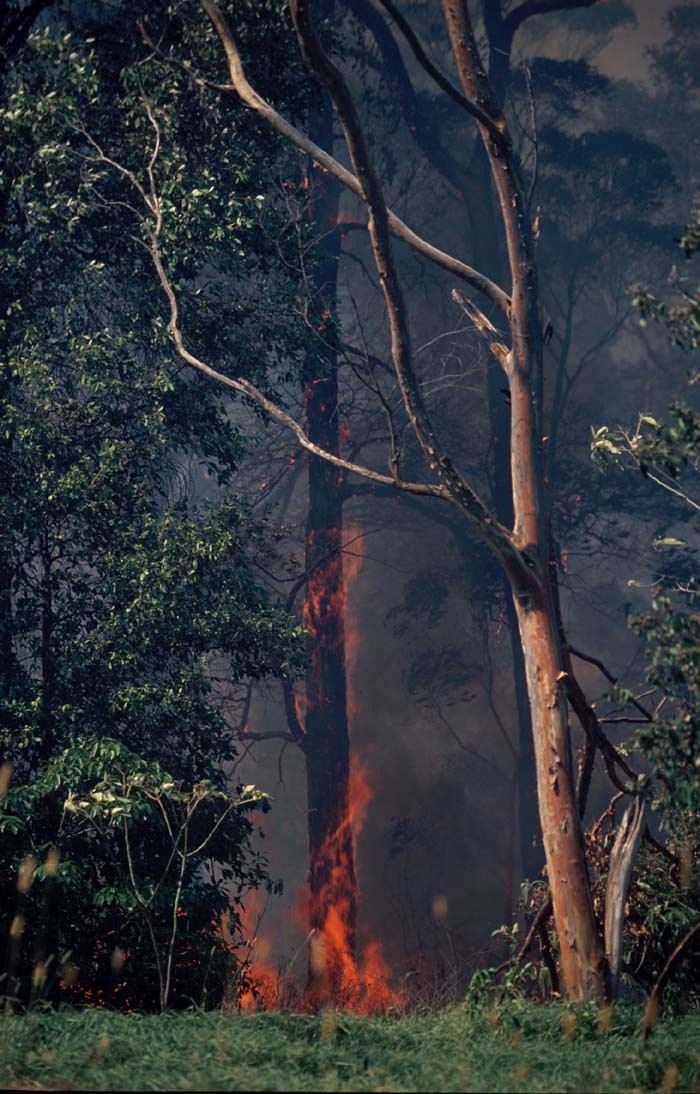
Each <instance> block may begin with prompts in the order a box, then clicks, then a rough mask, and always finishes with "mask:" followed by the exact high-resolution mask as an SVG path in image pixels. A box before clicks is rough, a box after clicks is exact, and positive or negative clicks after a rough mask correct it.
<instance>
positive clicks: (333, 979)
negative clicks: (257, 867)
mask: <svg viewBox="0 0 700 1094" xmlns="http://www.w3.org/2000/svg"><path fill="white" fill-rule="evenodd" d="M348 798H349V801H348V823H349V825H350V829H351V833H352V840H353V843H354V844H355V845H357V839H358V836H359V834H360V832H361V830H362V827H363V825H364V822H365V817H366V815H367V808H368V806H369V804H370V802H371V800H372V787H371V783H370V781H369V778H368V775H367V771H366V769H365V768H364V766H363V765H362V764H361V763H359V762H355V763H354V764H353V766H352V771H351V774H350V785H349V795H348ZM344 829H345V824H343V825H341V828H340V830H339V831H337V832H335V833H333V834H332V835H331V836H330V837H329V838H328V840H327V841H326V845H325V846H324V847H323V848H322V849H321V853H320V857H321V858H323V857H326V858H327V859H328V860H329V862H330V863H332V864H333V865H332V868H331V870H330V871H329V881H328V885H327V888H328V890H329V896H330V903H329V907H328V911H327V913H326V916H325V920H324V923H323V926H322V927H321V929H320V931H319V932H318V935H317V937H316V939H315V940H314V944H313V946H312V954H311V972H312V977H313V978H314V979H315V984H314V986H313V987H312V988H311V992H312V995H313V996H315V997H316V998H317V999H318V1001H319V1002H324V1003H326V1004H328V1003H331V1004H333V1005H336V1006H342V1007H345V1008H346V1009H347V1010H351V1011H354V1012H355V1013H356V1014H373V1013H375V1012H376V1011H382V1010H386V1009H387V1008H388V1007H392V1006H401V1005H402V1004H403V1003H404V1002H405V1000H404V997H403V994H402V993H401V992H398V991H396V990H394V989H392V988H391V987H390V985H389V979H390V974H389V968H388V966H387V964H386V961H385V960H384V957H383V955H382V949H381V945H380V943H379V942H377V941H369V942H367V943H365V945H364V946H363V947H362V953H361V957H360V958H359V960H358V959H357V958H356V957H355V955H354V945H353V939H352V938H350V937H349V929H348V923H349V919H350V916H349V908H350V905H351V902H352V901H353V900H354V899H355V897H356V895H357V894H356V891H355V892H353V891H352V888H351V887H353V886H354V887H356V884H357V883H356V881H355V879H354V877H352V878H351V877H349V876H348V872H347V871H345V870H344V859H343V855H342V854H339V847H338V844H339V843H341V842H342V841H343V840H344V837H345V835H346V832H345V831H344Z"/></svg>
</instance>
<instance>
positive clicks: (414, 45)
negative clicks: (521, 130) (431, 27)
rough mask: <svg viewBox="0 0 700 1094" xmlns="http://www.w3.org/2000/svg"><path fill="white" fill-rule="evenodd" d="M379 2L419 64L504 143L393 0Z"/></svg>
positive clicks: (491, 120) (500, 135)
mask: <svg viewBox="0 0 700 1094" xmlns="http://www.w3.org/2000/svg"><path fill="white" fill-rule="evenodd" d="M379 3H380V4H381V5H382V7H383V8H385V9H386V11H388V12H389V15H390V16H391V18H392V19H393V20H394V22H395V23H396V25H397V27H398V28H399V30H400V31H401V33H402V34H403V36H404V38H405V39H406V41H407V42H408V44H409V46H410V47H411V50H412V51H413V55H414V57H415V58H416V60H417V61H418V64H419V65H421V67H422V68H424V69H425V71H426V72H427V73H428V75H429V76H431V77H432V79H433V80H434V81H435V83H436V84H437V85H438V87H439V88H440V89H441V90H442V91H444V92H445V94H446V95H448V96H449V97H450V99H452V101H453V102H454V103H457V106H461V107H462V109H463V110H466V112H467V114H469V115H470V116H471V117H472V118H475V119H476V121H478V122H479V123H480V124H481V125H483V126H484V127H485V128H486V129H487V130H488V132H489V134H490V136H491V137H492V138H493V140H494V141H496V143H497V144H504V143H505V140H506V138H505V136H504V133H503V131H502V130H501V129H500V128H499V127H498V125H497V124H496V123H495V122H494V120H493V118H492V117H491V116H490V115H489V114H487V113H486V111H485V110H482V109H481V107H480V106H478V105H477V103H475V102H473V101H472V100H471V99H468V98H467V96H466V95H463V94H462V92H461V91H460V90H459V88H457V87H455V85H454V84H453V83H452V81H451V80H448V78H447V77H446V76H444V75H443V73H442V72H440V70H439V68H437V67H436V66H435V65H434V64H433V62H432V61H431V60H430V58H429V57H428V55H427V53H426V52H425V50H424V49H423V46H422V45H421V43H420V41H419V39H418V37H417V35H416V33H415V31H414V30H413V28H412V27H411V24H410V23H409V21H408V19H406V17H405V16H404V15H403V14H402V13H401V12H400V11H399V9H398V7H397V6H396V4H394V3H393V2H392V0H379Z"/></svg>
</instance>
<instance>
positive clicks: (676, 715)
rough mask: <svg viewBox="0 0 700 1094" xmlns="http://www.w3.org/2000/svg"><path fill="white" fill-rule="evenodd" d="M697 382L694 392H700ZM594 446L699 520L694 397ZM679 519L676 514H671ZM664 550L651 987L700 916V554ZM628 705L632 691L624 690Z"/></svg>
mask: <svg viewBox="0 0 700 1094" xmlns="http://www.w3.org/2000/svg"><path fill="white" fill-rule="evenodd" d="M680 243H681V246H682V247H683V249H684V251H685V254H686V256H687V257H688V258H690V257H692V256H693V255H694V254H695V253H696V252H697V251H698V249H699V247H698V215H697V210H696V213H695V217H694V220H693V223H692V224H691V225H690V226H689V227H688V229H687V230H686V232H685V234H684V235H683V237H682V238H681V241H680ZM675 286H676V288H677V289H678V292H679V294H680V302H679V300H678V299H676V300H675V301H674V302H672V303H669V302H667V301H663V300H657V299H656V298H654V297H653V296H652V295H651V294H649V293H646V292H639V293H638V294H637V299H636V303H637V305H638V306H639V308H640V310H641V314H642V322H646V321H647V319H649V318H654V319H657V320H661V321H663V322H664V323H665V325H666V326H667V329H668V331H669V333H670V336H671V338H672V340H673V341H674V342H676V343H677V344H679V345H681V346H683V347H685V348H687V349H697V347H698V345H700V340H699V339H698V331H700V321H699V316H700V296H699V295H698V292H697V291H696V290H694V289H692V288H691V287H690V286H689V284H688V283H687V281H686V280H685V279H683V280H681V279H679V278H676V279H675ZM692 390H693V389H692V385H691V392H692ZM592 447H593V453H594V456H595V457H596V458H599V459H600V460H602V461H605V460H610V459H612V460H613V461H614V462H616V463H618V464H620V465H623V466H625V465H627V466H631V467H633V468H636V469H638V470H639V471H640V472H641V474H642V475H643V476H644V477H646V478H647V479H649V480H651V482H652V483H653V484H654V485H655V486H657V487H662V488H663V489H664V490H665V491H667V494H668V495H669V496H671V497H673V498H674V499H675V500H676V502H678V501H680V503H681V506H682V507H683V508H682V509H681V519H682V518H683V517H687V514H688V513H689V512H690V513H691V514H692V515H693V517H695V515H696V513H697V510H698V508H699V507H700V506H699V504H698V500H697V494H698V490H697V473H698V471H699V470H700V415H699V414H698V411H697V410H696V409H694V408H693V407H691V406H689V405H688V404H687V403H685V402H676V403H674V404H672V406H671V408H670V419H669V422H668V423H663V422H659V421H657V420H656V419H655V418H653V417H652V416H651V415H648V414H641V415H640V417H639V421H638V424H637V428H636V430H635V431H634V432H632V431H626V430H624V429H619V430H616V431H610V430H608V429H607V427H601V428H600V429H598V430H594V432H593V445H592ZM670 519H672V520H674V521H675V520H677V519H678V513H677V512H675V513H674V514H673V516H672V517H671V518H670ZM654 546H655V547H656V549H657V550H658V551H661V552H663V557H664V565H663V568H662V570H661V572H660V573H659V574H658V575H657V581H656V589H657V591H656V594H655V596H654V599H653V600H652V603H651V605H650V611H648V612H646V613H643V614H641V615H638V616H636V617H634V618H633V619H632V620H631V624H632V627H633V629H634V630H635V631H636V633H637V634H639V635H640V636H641V637H642V638H643V639H644V642H645V645H646V649H647V667H646V686H647V687H648V688H650V689H651V690H650V692H649V694H652V695H653V696H654V706H655V712H654V715H653V717H652V718H651V720H650V721H649V722H648V724H646V725H644V726H643V728H642V729H641V730H640V731H639V732H638V733H637V735H636V739H635V740H634V742H633V744H634V747H635V748H636V750H637V753H638V755H640V756H641V758H642V761H643V762H644V763H645V765H646V766H647V768H648V769H649V771H650V773H651V775H652V776H653V807H654V809H655V810H656V814H657V819H658V823H659V825H660V828H661V832H662V835H663V838H664V840H665V841H666V844H667V847H666V853H665V854H664V853H662V852H661V851H659V850H658V849H653V848H650V847H645V848H644V849H643V851H642V854H641V858H640V863H639V868H638V872H637V878H636V881H635V884H634V887H633V889H632V892H631V897H630V903H629V909H628V916H627V921H626V943H627V952H626V959H627V967H628V971H629V972H630V973H631V974H632V975H633V976H634V977H635V978H637V979H638V980H640V981H641V982H642V983H643V984H644V985H645V986H647V987H651V986H652V985H653V983H654V982H655V981H656V979H657V978H658V976H659V975H660V973H661V971H662V969H663V967H664V964H665V962H666V960H667V959H668V957H669V956H670V954H671V952H672V951H673V950H674V948H675V946H676V945H677V944H678V943H679V942H680V940H681V939H682V938H683V937H684V935H685V934H686V932H688V931H689V930H690V929H691V928H692V927H694V926H695V925H696V924H697V922H698V913H699V910H700V604H699V602H698V591H699V588H700V587H699V585H698V567H697V558H696V557H695V555H694V554H693V553H691V552H690V551H689V550H688V547H687V543H686V541H685V539H682V538H679V537H678V536H677V535H662V536H659V537H658V538H657V539H656V540H655V543H654ZM618 697H619V698H620V699H621V700H622V701H623V703H624V702H627V701H628V700H629V698H630V695H629V692H627V693H624V692H620V694H619V696H618ZM699 977H700V954H699V953H698V948H697V945H696V946H695V947H694V948H691V949H689V951H688V953H687V954H686V956H685V959H684V960H683V961H682V962H681V963H680V965H679V966H678V968H677V970H676V971H675V973H674V981H673V986H672V988H671V990H670V992H668V991H667V995H669V994H670V995H671V996H672V997H674V998H675V1000H676V1002H678V1003H679V1004H681V1005H683V1006H689V1005H693V1004H695V1005H697V1003H698V992H697V984H698V979H699Z"/></svg>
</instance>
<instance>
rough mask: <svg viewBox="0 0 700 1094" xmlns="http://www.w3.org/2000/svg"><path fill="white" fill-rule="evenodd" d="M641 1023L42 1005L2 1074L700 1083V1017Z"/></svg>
mask: <svg viewBox="0 0 700 1094" xmlns="http://www.w3.org/2000/svg"><path fill="white" fill-rule="evenodd" d="M639 1022H640V1015H639V1013H638V1012H632V1011H623V1012H617V1013H615V1014H604V1015H603V1016H602V1020H601V1016H600V1015H599V1014H596V1013H595V1012H594V1011H593V1010H591V1009H590V1008H588V1009H583V1010H581V1009H579V1010H566V1009H564V1008H563V1007H562V1006H561V1005H559V1006H557V1005H547V1006H540V1007H535V1006H531V1005H530V1006H524V1005H520V1006H516V1005H510V1006H508V1007H506V1008H501V1009H500V1010H498V1011H487V1010H475V1009H473V1008H472V1009H468V1008H467V1007H452V1008H449V1009H447V1010H443V1011H438V1012H435V1013H432V1014H428V1015H406V1016H402V1017H377V1018H357V1017H354V1016H352V1015H348V1014H342V1013H341V1014H339V1013H337V1012H335V1011H328V1012H326V1013H324V1014H321V1015H319V1016H313V1017H311V1016H304V1015H290V1014H277V1013H270V1014H245V1015H238V1014H235V1013H233V1014H227V1013H212V1014H196V1013H193V1014H179V1015H174V1014H173V1015H164V1016H155V1015H153V1016H152V1015H132V1016H129V1015H122V1014H114V1013H110V1012H108V1011H100V1010H86V1011H63V1012H60V1013H53V1014H51V1013H32V1014H29V1015H26V1016H24V1017H17V1018H10V1019H7V1020H6V1021H5V1025H4V1032H2V1033H1V1034H0V1087H2V1088H4V1089H7V1088H10V1087H13V1086H14V1088H15V1089H19V1088H21V1087H22V1086H24V1087H25V1088H27V1089H29V1088H33V1089H36V1088H37V1086H46V1087H53V1088H54V1089H58V1088H63V1089H71V1088H72V1089H76V1090H86V1089H95V1090H277V1091H282V1090H290V1091H297V1090H308V1091H326V1090H327V1091H346V1090H357V1091H362V1090H373V1091H432V1090H435V1091H587V1092H589V1091H601V1092H603V1091H659V1092H664V1094H671V1091H700V1019H699V1018H698V1017H697V1016H696V1017H685V1018H680V1019H676V1020H675V1021H674V1022H668V1023H660V1024H659V1025H658V1026H657V1027H656V1029H655V1030H654V1032H653V1034H652V1036H651V1037H650V1038H649V1040H648V1041H647V1042H646V1043H644V1044H643V1043H642V1041H641V1038H640V1035H639ZM1 1028H2V1023H1V1022H0V1029H1Z"/></svg>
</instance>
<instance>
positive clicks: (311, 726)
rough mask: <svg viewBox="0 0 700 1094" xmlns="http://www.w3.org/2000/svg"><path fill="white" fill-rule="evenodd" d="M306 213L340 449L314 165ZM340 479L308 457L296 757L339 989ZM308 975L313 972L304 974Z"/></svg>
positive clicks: (346, 949)
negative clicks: (303, 673) (305, 644)
mask: <svg viewBox="0 0 700 1094" xmlns="http://www.w3.org/2000/svg"><path fill="white" fill-rule="evenodd" d="M311 114H312V116H311V133H312V136H313V139H314V140H315V141H317V143H319V144H320V145H321V146H322V147H325V148H332V137H333V109H332V105H331V103H330V101H329V99H328V97H327V96H326V95H325V94H319V95H318V96H317V98H316V101H315V104H314V106H313V108H312V112H311ZM309 180H310V184H311V185H310V193H311V210H310V211H311V215H312V217H313V221H314V224H315V230H316V234H317V236H318V238H319V243H318V254H317V258H316V263H315V266H314V269H313V287H314V292H315V294H316V299H315V300H314V301H313V302H312V312H311V314H312V315H313V317H314V324H315V326H316V327H317V333H318V338H317V339H315V340H314V341H313V343H312V346H311V350H310V352H311V353H312V354H313V355H314V357H315V361H314V362H313V370H314V372H315V374H316V375H315V378H313V379H311V380H310V381H309V382H308V383H307V385H306V391H305V399H306V421H307V431H308V436H309V437H310V438H311V439H312V440H313V442H314V443H315V444H318V445H320V446H321V447H322V448H324V449H325V450H326V451H330V452H333V453H336V454H337V453H338V451H339V422H338V358H337V352H336V348H335V341H336V335H335V327H334V316H333V312H334V310H335V302H336V292H337V278H338V257H339V250H340V244H339V236H338V231H337V222H338V211H339V204H340V187H339V186H338V184H337V182H335V180H333V179H329V178H328V177H327V176H325V175H324V174H323V173H322V172H320V171H318V170H317V169H316V168H314V167H313V166H310V170H309ZM344 485H345V475H344V473H343V472H342V471H341V470H339V469H338V468H337V467H334V466H332V465H331V464H329V463H328V462H326V461H325V460H322V459H319V458H318V457H316V456H310V457H309V475H308V509H307V521H306V573H307V586H306V602H305V605H304V620H305V623H306V626H307V628H308V630H309V634H310V640H309V670H308V673H307V677H306V715H305V737H304V752H305V756H306V771H307V801H308V832H309V895H310V923H309V925H310V927H311V928H314V929H315V930H317V931H318V932H320V934H321V936H322V938H323V942H324V945H325V961H326V966H327V967H326V978H327V986H328V988H329V989H330V990H331V992H332V991H333V989H334V988H336V989H337V987H338V986H339V984H338V978H339V976H340V969H341V967H342V958H343V957H346V958H347V957H348V956H351V955H352V953H353V951H354V946H355V931H356V922H357V880H356V875H355V864H354V849H353V837H352V830H351V824H350V739H349V733H348V704H347V678H346V666H345V589H344V583H343V550H342V547H343V492H344ZM312 972H313V970H312Z"/></svg>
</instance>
